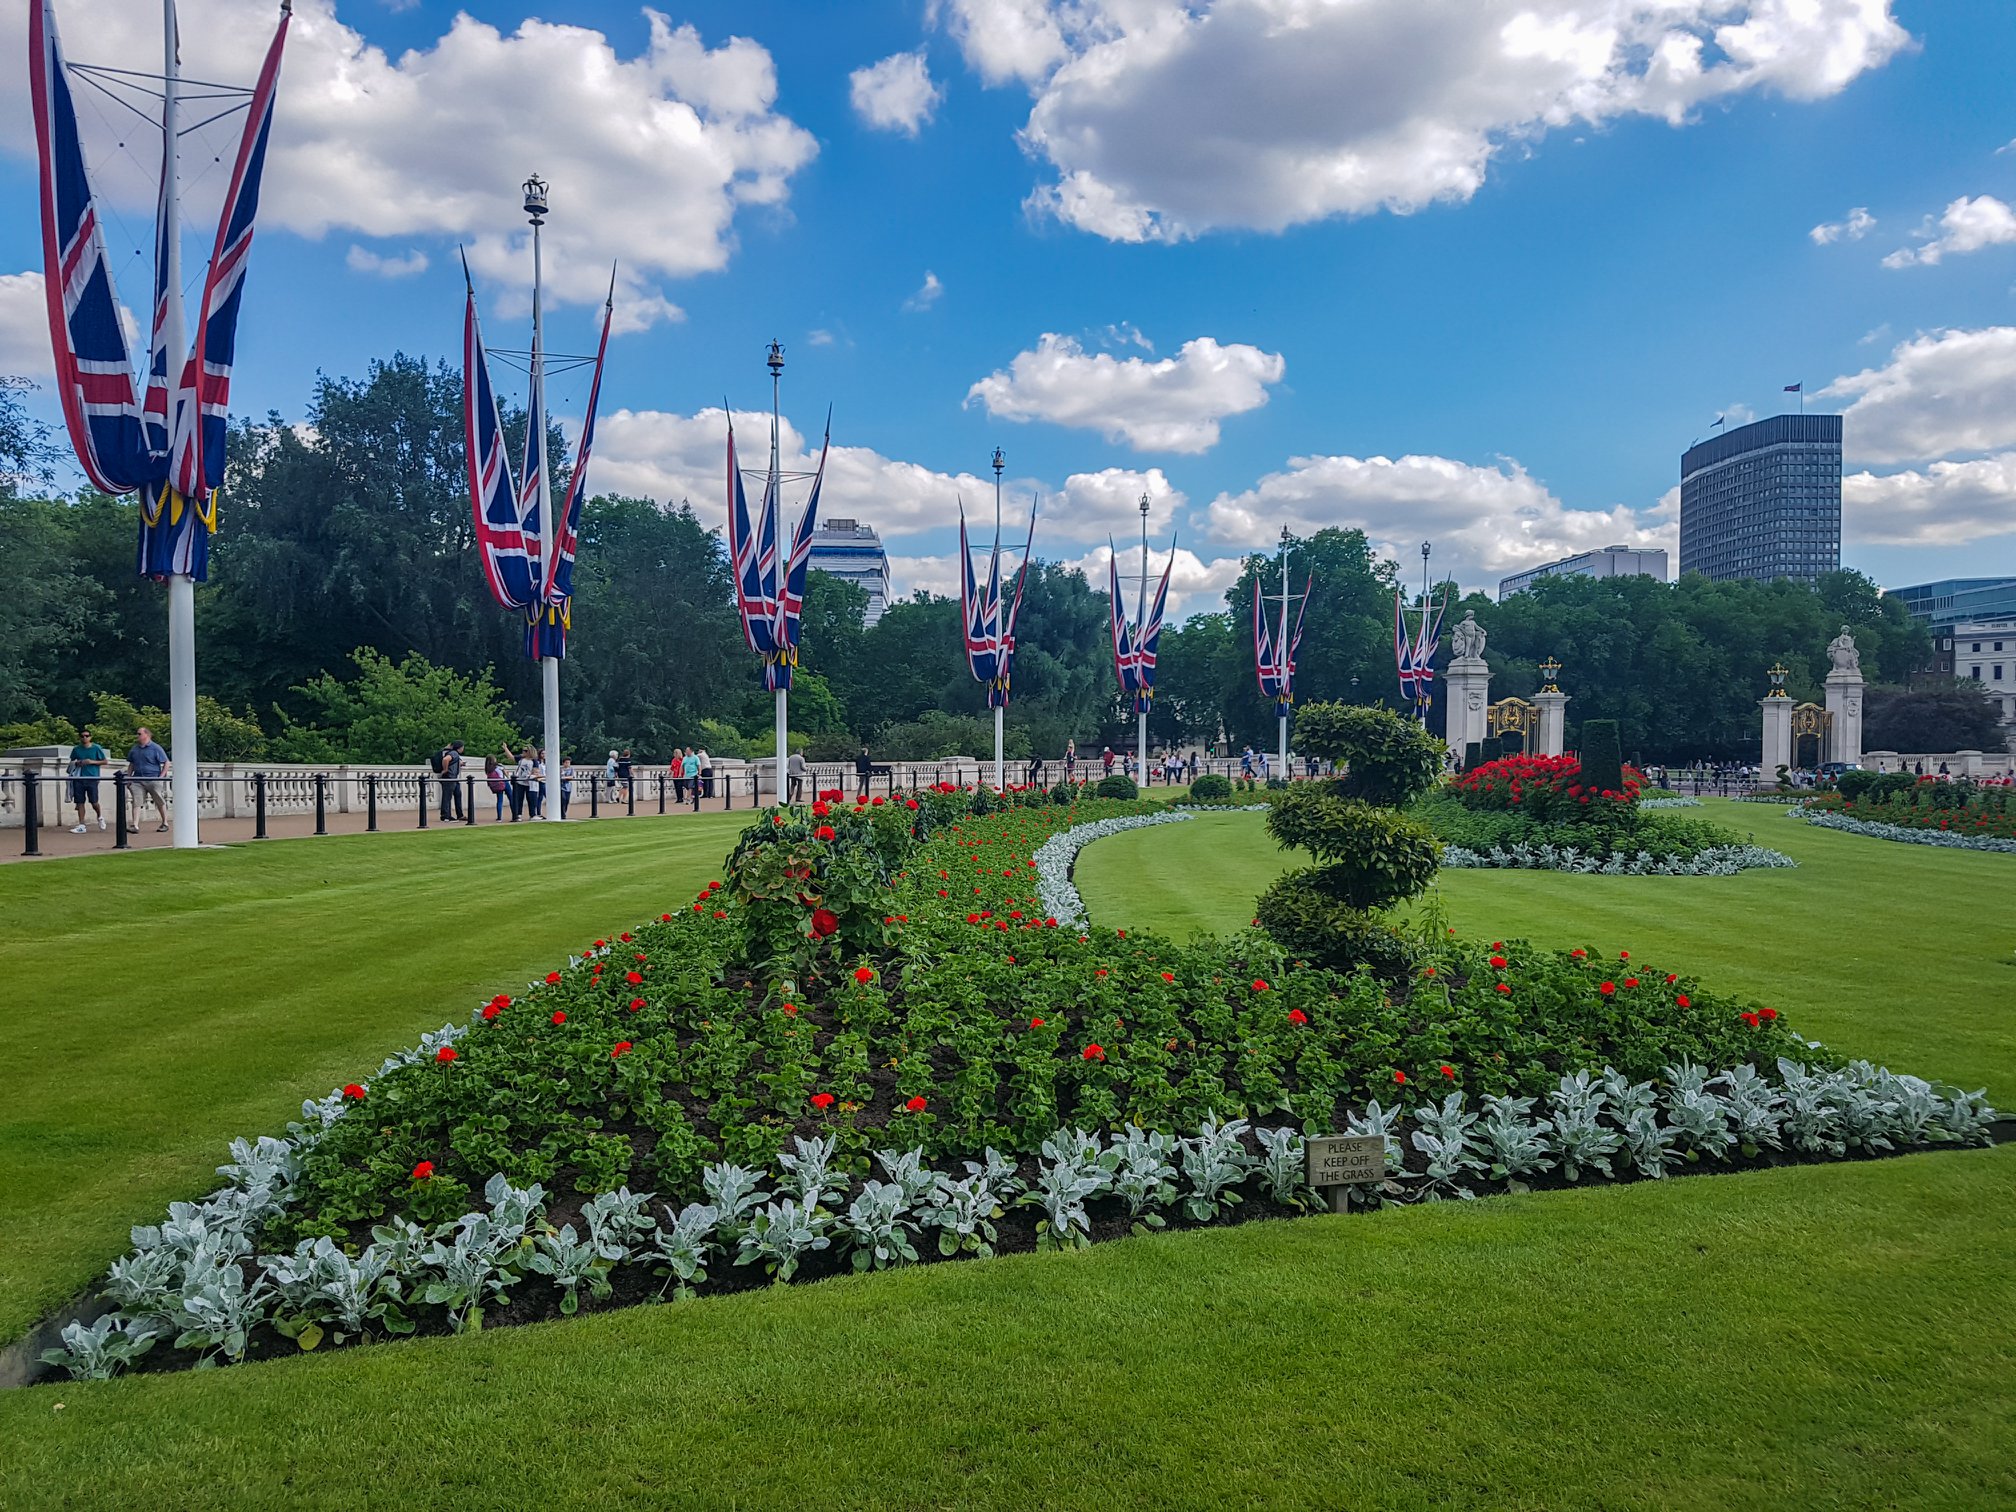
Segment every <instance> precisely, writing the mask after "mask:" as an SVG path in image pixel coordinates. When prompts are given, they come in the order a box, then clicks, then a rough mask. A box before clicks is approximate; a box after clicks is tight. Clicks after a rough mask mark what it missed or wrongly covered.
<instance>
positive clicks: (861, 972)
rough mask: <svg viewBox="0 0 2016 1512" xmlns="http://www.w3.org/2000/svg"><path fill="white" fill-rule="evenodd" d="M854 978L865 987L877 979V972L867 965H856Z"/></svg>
mask: <svg viewBox="0 0 2016 1512" xmlns="http://www.w3.org/2000/svg"><path fill="white" fill-rule="evenodd" d="M854 980H855V981H857V982H859V983H860V984H861V985H862V986H863V987H866V986H867V985H868V984H869V983H870V982H872V981H874V980H875V973H874V972H873V971H872V970H870V969H869V968H868V967H866V966H856V967H855V968H854Z"/></svg>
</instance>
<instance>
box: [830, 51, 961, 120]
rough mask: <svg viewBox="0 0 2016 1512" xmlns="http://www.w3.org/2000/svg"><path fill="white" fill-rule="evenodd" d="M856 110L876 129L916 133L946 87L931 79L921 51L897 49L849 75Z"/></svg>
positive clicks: (933, 110)
mask: <svg viewBox="0 0 2016 1512" xmlns="http://www.w3.org/2000/svg"><path fill="white" fill-rule="evenodd" d="M847 80H848V84H849V85H850V92H851V95H852V98H853V101H854V113H855V114H856V115H858V116H859V117H861V119H862V120H863V121H864V122H865V123H866V124H868V125H869V126H872V127H874V128H875V129H876V130H877V131H900V132H902V133H903V134H904V135H905V136H913V137H914V136H915V135H917V132H918V129H919V128H920V127H922V126H923V125H924V123H925V122H927V121H929V120H930V119H931V117H932V115H933V114H934V113H935V112H936V111H937V109H938V102H939V101H940V100H942V99H943V98H944V97H945V95H944V91H943V90H941V89H939V87H938V86H937V85H936V84H934V83H932V82H931V70H930V68H929V67H928V66H927V65H926V63H925V61H924V54H923V53H922V52H906V53H896V54H893V55H892V56H890V57H887V58H884V59H883V60H882V61H881V62H880V63H871V64H869V65H868V67H866V68H857V69H855V70H854V72H853V73H851V74H849V75H848V76H847Z"/></svg>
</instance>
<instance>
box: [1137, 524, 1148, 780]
mask: <svg viewBox="0 0 2016 1512" xmlns="http://www.w3.org/2000/svg"><path fill="white" fill-rule="evenodd" d="M1137 607H1138V609H1139V610H1140V615H1141V617H1140V619H1139V620H1138V621H1137V622H1136V624H1135V626H1134V656H1135V661H1134V677H1135V681H1137V682H1141V680H1142V679H1143V678H1145V677H1146V676H1147V675H1148V667H1147V663H1145V662H1144V661H1142V660H1141V653H1142V651H1143V650H1144V649H1145V648H1144V647H1143V646H1142V644H1141V633H1142V632H1143V631H1144V630H1146V629H1147V628H1148V495H1147V493H1146V491H1143V493H1142V495H1141V597H1140V599H1139V600H1138V601H1137ZM1142 687H1143V689H1144V690H1145V689H1146V687H1147V684H1146V683H1145V682H1143V683H1142ZM1135 697H1136V698H1141V695H1140V694H1138V693H1137V694H1136V695H1135ZM1147 702H1148V701H1147V700H1146V699H1145V698H1142V699H1141V704H1142V708H1141V712H1140V713H1139V714H1137V715H1135V716H1134V718H1135V734H1134V748H1135V756H1134V780H1135V781H1136V782H1138V783H1141V784H1143V785H1144V786H1145V785H1146V784H1147V781H1148V709H1147Z"/></svg>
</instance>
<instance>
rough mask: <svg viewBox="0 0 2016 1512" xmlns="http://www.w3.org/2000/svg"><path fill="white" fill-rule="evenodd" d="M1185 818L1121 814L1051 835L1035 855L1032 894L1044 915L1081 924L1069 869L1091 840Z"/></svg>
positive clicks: (1174, 812) (1081, 907)
mask: <svg viewBox="0 0 2016 1512" xmlns="http://www.w3.org/2000/svg"><path fill="white" fill-rule="evenodd" d="M1189 817H1190V815H1189V814H1188V813H1186V812H1184V811H1182V810H1180V809H1171V810H1169V811H1167V812H1165V813H1160V814H1125V815H1121V816H1119V817H1116V818H1112V819H1095V820H1093V821H1092V822H1091V823H1089V824H1079V825H1074V826H1073V827H1072V828H1070V829H1068V830H1065V831H1063V832H1062V833H1061V834H1057V835H1052V836H1051V837H1050V838H1049V839H1048V840H1046V841H1044V842H1043V844H1042V845H1040V846H1039V847H1037V850H1036V856H1035V860H1036V891H1037V897H1038V899H1039V901H1040V902H1041V903H1042V905H1043V912H1044V914H1045V915H1046V916H1051V915H1054V916H1055V917H1056V919H1057V922H1058V923H1059V924H1065V925H1070V926H1072V927H1073V928H1076V927H1077V926H1078V925H1080V924H1082V923H1084V922H1085V900H1084V899H1083V898H1081V897H1079V896H1078V889H1077V887H1076V885H1074V884H1073V882H1072V881H1071V867H1072V863H1073V862H1075V861H1076V860H1077V859H1078V852H1080V851H1081V850H1083V849H1084V848H1085V847H1086V846H1088V845H1090V844H1091V843H1092V842H1093V841H1094V840H1099V839H1102V838H1104V837H1105V836H1107V835H1117V834H1120V833H1121V832H1122V831H1124V830H1130V829H1141V828H1144V827H1145V826H1148V825H1151V824H1174V823H1176V822H1177V821H1178V820H1182V819H1188V818H1189Z"/></svg>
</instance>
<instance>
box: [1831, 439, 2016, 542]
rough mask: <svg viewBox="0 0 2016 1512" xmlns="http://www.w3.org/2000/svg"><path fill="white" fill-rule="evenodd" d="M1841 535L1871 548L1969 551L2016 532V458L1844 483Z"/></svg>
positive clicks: (1855, 477)
mask: <svg viewBox="0 0 2016 1512" xmlns="http://www.w3.org/2000/svg"><path fill="white" fill-rule="evenodd" d="M1841 529H1842V534H1843V535H1844V536H1845V537H1846V538H1847V539H1848V540H1850V541H1852V542H1855V543H1857V544H1863V545H1871V546H1965V545H1969V544H1971V543H1973V542H1976V541H1980V540H1983V539H1984V538H1987V537H1990V536H2001V535H2008V534H2010V533H2012V532H2016V452H2006V451H2005V452H1998V453H1996V454H1995V455H1993V456H1988V457H1979V458H1975V459H1974V460H1972V461H1966V462H1934V463H1931V464H1930V465H1928V466H1926V467H1925V468H1923V469H1922V470H1915V469H1914V470H1909V471H1905V472H1897V473H1890V474H1887V475H1882V476H1879V475H1877V474H1874V473H1868V472H1859V473H1851V474H1849V475H1848V476H1846V477H1844V478H1843V479H1842V480H1841Z"/></svg>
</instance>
